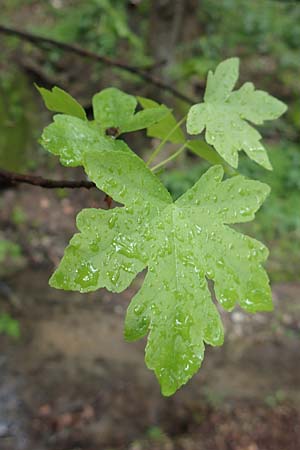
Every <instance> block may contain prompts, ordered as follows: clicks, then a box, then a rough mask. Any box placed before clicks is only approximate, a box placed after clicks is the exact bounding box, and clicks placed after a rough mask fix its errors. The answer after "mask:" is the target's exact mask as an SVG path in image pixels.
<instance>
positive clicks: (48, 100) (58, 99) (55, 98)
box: [35, 85, 86, 120]
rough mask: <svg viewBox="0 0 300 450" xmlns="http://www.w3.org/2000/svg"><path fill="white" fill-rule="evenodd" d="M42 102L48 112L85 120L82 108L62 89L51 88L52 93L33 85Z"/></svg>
mask: <svg viewBox="0 0 300 450" xmlns="http://www.w3.org/2000/svg"><path fill="white" fill-rule="evenodd" d="M35 87H36V88H37V90H38V91H39V93H40V94H41V96H42V97H43V100H44V102H45V105H46V108H48V109H49V110H50V111H55V112H60V113H64V114H68V115H70V116H74V117H78V118H79V119H82V120H86V114H85V111H84V109H83V107H82V106H81V105H80V104H79V103H78V102H77V100H75V98H73V97H72V96H71V95H70V94H68V93H67V92H66V91H64V90H63V89H60V88H59V87H57V86H54V87H53V88H52V91H50V90H48V89H45V88H42V87H39V86H37V85H35Z"/></svg>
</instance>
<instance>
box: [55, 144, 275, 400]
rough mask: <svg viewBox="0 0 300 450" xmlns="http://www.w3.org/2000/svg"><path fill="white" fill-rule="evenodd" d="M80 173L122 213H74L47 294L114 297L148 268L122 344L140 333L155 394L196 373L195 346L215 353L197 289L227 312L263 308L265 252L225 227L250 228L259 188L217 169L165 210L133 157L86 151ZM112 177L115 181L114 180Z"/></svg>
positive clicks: (198, 352) (216, 322) (162, 192)
mask: <svg viewBox="0 0 300 450" xmlns="http://www.w3.org/2000/svg"><path fill="white" fill-rule="evenodd" d="M84 165H85V170H86V172H87V174H88V176H89V178H90V179H91V180H93V181H94V182H95V183H96V184H97V186H98V188H99V189H101V190H103V191H105V192H106V193H107V194H108V195H110V196H111V197H112V198H114V199H115V200H116V201H117V202H120V203H122V204H124V205H125V206H124V207H117V208H114V209H113V210H109V211H101V210H95V209H92V210H84V211H83V212H82V213H80V215H79V217H78V222H77V224H78V228H79V230H80V231H81V233H80V234H76V235H75V236H74V237H73V238H72V240H71V242H70V245H69V247H68V248H67V249H66V251H65V255H64V257H63V259H62V261H61V263H60V265H59V267H58V269H57V270H56V272H55V273H54V275H53V276H52V278H51V280H50V283H51V285H52V286H54V287H56V288H63V289H71V290H80V291H81V292H86V291H91V290H95V289H97V288H99V287H107V288H108V289H110V290H112V291H117V292H120V291H121V290H123V289H125V288H126V287H127V286H128V285H129V284H130V283H131V282H132V280H133V279H134V278H135V276H136V275H137V274H138V273H139V272H140V271H142V270H143V269H145V268H146V267H147V268H148V271H147V275H146V277H145V280H144V284H143V286H142V288H141V289H140V291H139V292H138V293H137V294H136V296H135V297H134V298H133V300H132V302H131V304H130V306H129V308H128V312H127V317H126V326H125V336H126V338H127V339H128V340H135V339H139V338H141V337H142V336H144V335H145V334H147V333H149V336H148V343H147V347H146V363H147V366H148V367H149V368H150V369H152V370H154V371H155V374H156V376H157V378H158V379H159V382H160V384H161V389H162V392H163V394H164V395H171V394H173V393H174V392H175V391H176V389H178V388H179V387H180V386H181V385H183V384H184V383H186V382H187V381H188V380H189V379H190V378H191V377H192V375H193V374H194V373H195V372H196V371H197V370H198V368H199V367H200V365H201V362H202V360H203V357H204V343H208V344H211V345H221V344H222V342H223V327H222V324H221V320H220V317H219V314H218V312H217V309H216V306H215V305H214V303H213V301H212V299H211V294H210V291H209V289H208V286H207V281H206V278H210V279H212V280H213V281H214V286H215V293H216V297H217V299H218V300H219V302H220V304H221V305H222V306H223V307H224V308H225V309H227V310H231V309H232V308H233V307H234V306H235V304H236V303H239V304H240V306H241V307H242V308H244V309H245V310H246V311H250V312H255V311H263V310H270V309H271V308H272V301H271V293H270V288H269V284H268V278H267V275H266V273H265V271H264V269H263V268H262V265H261V264H262V262H263V261H264V260H265V259H266V257H267V253H268V252H267V249H266V248H265V247H264V246H263V245H262V244H261V243H259V242H257V241H255V240H254V239H252V238H249V237H247V236H244V235H241V234H240V233H238V232H236V231H235V230H233V229H232V228H230V227H228V225H229V224H233V223H238V222H246V221H249V220H252V219H253V217H254V214H255V212H256V211H257V209H258V208H259V207H260V205H261V203H262V202H263V200H264V199H265V197H266V195H267V194H268V192H269V188H268V186H267V185H265V184H262V183H260V182H258V181H249V180H247V179H245V178H244V177H242V176H236V177H233V178H231V179H229V180H226V181H224V182H222V176H223V170H222V167H221V166H214V167H212V168H211V169H209V170H208V171H207V172H206V173H205V174H204V175H203V176H202V177H201V179H200V180H199V181H198V182H197V183H196V184H195V185H194V187H193V188H192V189H190V190H189V191H187V192H186V193H185V194H184V195H183V196H182V197H180V198H179V199H178V200H177V201H176V202H175V203H174V202H173V201H172V199H171V197H170V194H169V193H168V191H167V190H166V189H165V188H164V186H163V185H162V184H161V182H160V181H159V179H158V178H157V177H156V176H155V175H154V174H153V173H152V172H151V171H150V170H149V169H148V168H147V167H146V165H145V163H144V162H143V161H142V160H141V159H140V158H138V157H137V156H136V155H134V154H131V153H126V152H114V151H106V152H97V151H91V152H88V153H85V155H84ZM113 174H117V176H114V175H113Z"/></svg>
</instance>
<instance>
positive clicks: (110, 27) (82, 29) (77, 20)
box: [43, 0, 143, 56]
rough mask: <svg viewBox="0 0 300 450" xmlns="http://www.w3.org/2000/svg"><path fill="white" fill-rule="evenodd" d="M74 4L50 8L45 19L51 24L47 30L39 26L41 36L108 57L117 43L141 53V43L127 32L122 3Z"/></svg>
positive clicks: (95, 1) (100, 0)
mask: <svg viewBox="0 0 300 450" xmlns="http://www.w3.org/2000/svg"><path fill="white" fill-rule="evenodd" d="M75 3H76V4H74V2H71V3H70V4H69V5H68V4H66V5H62V7H61V8H59V9H55V8H50V9H49V12H48V16H49V15H50V17H52V18H53V19H54V21H53V23H51V22H50V23H51V27H50V26H48V27H47V25H46V24H43V31H44V33H45V31H46V33H48V34H49V35H51V37H54V38H56V39H59V40H63V41H66V42H71V43H74V42H78V43H80V44H81V45H83V46H86V47H88V48H90V49H91V50H94V51H98V52H100V53H102V54H106V55H110V56H111V55H112V54H116V53H117V50H118V46H120V45H121V44H123V48H124V47H125V45H128V46H129V47H130V48H132V49H133V50H134V51H135V52H138V53H140V54H142V50H143V42H142V40H141V39H139V37H138V36H137V34H135V33H134V32H133V31H132V30H131V29H130V26H129V23H128V15H127V11H126V3H125V2H124V1H123V0H89V1H88V2H79V1H78V0H76V1H75ZM124 44H125V45H124Z"/></svg>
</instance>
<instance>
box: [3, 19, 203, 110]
mask: <svg viewBox="0 0 300 450" xmlns="http://www.w3.org/2000/svg"><path fill="white" fill-rule="evenodd" d="M0 33H2V34H6V35H9V36H17V37H19V38H21V39H23V40H26V41H28V42H31V43H32V44H33V45H36V46H38V47H41V46H42V45H45V44H46V45H50V46H52V47H56V48H60V49H61V50H64V51H67V52H72V53H75V54H77V55H80V56H83V57H86V58H90V59H93V60H94V61H98V62H101V63H103V64H106V65H108V66H113V67H117V68H118V69H120V70H124V71H126V72H130V73H132V74H134V75H137V76H138V77H140V78H141V79H143V80H144V81H146V82H147V83H150V84H152V85H154V86H156V87H158V88H159V89H162V90H164V91H166V92H169V93H171V94H172V95H174V96H175V97H177V98H179V99H181V100H183V101H185V102H187V103H189V104H193V103H194V101H193V100H192V99H191V98H189V97H188V96H187V95H185V94H183V93H182V92H180V91H178V90H177V89H175V88H173V87H172V86H170V85H168V84H166V83H164V82H163V81H161V80H160V79H159V78H157V77H155V76H153V75H150V74H149V72H148V73H147V72H145V71H144V70H142V69H139V68H137V67H134V66H131V65H129V64H126V63H123V62H121V61H118V60H115V59H112V58H109V57H107V56H104V55H99V54H98V53H95V52H92V51H90V50H86V49H84V48H82V47H80V46H78V45H75V44H67V43H66V42H61V41H58V40H56V39H51V38H46V37H43V36H40V35H37V34H33V33H29V32H28V31H23V30H18V29H16V28H12V27H7V26H5V25H0Z"/></svg>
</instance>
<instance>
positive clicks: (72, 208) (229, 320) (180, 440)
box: [0, 188, 300, 450]
mask: <svg viewBox="0 0 300 450" xmlns="http://www.w3.org/2000/svg"><path fill="white" fill-rule="evenodd" d="M32 192H33V191H32V188H24V189H22V190H19V191H7V192H5V193H4V194H3V196H2V206H3V208H2V212H1V216H0V220H1V222H2V225H3V224H6V225H7V227H6V228H7V230H6V235H7V237H9V238H14V237H16V240H17V241H19V242H20V243H21V244H22V248H23V249H24V252H25V253H26V262H25V264H24V265H23V266H21V267H19V268H18V271H15V272H12V273H10V275H9V276H8V277H6V278H4V282H5V284H6V285H7V286H9V289H10V291H11V292H13V294H14V295H13V298H14V301H13V302H9V301H8V298H7V297H5V295H4V294H3V293H2V294H1V292H0V295H2V297H3V298H2V299H1V302H2V303H1V304H2V305H5V309H6V310H7V311H9V312H10V313H11V314H12V315H13V316H14V318H16V319H18V320H19V323H20V326H21V338H20V339H19V340H13V339H12V338H8V337H4V336H0V347H1V353H0V355H1V356H0V371H1V372H0V373H1V378H0V449H1V450H79V449H82V450H102V449H104V450H121V449H122V450H123V449H128V450H148V449H149V450H160V449H161V450H177V449H178V450H299V448H300V358H299V345H300V339H299V337H300V303H299V299H300V284H299V283H289V284H280V285H274V286H273V293H274V302H275V310H274V312H273V313H268V314H256V315H247V314H244V313H243V312H242V311H241V310H239V309H236V310H235V311H234V312H233V313H231V314H226V313H222V315H223V321H224V324H225V329H226V338H225V344H224V346H223V347H221V348H211V347H207V350H206V358H205V361H204V363H203V366H202V368H201V370H200V371H199V373H198V374H197V375H196V376H195V377H194V378H193V379H192V380H191V381H190V382H189V383H188V384H187V385H186V386H185V387H183V388H182V389H181V390H180V391H179V392H178V393H176V394H175V395H174V396H173V397H171V398H164V397H162V395H161V394H160V391H159V386H158V383H157V381H156V379H155V377H154V375H153V373H152V372H151V371H149V370H148V369H147V368H146V367H145V364H144V346H145V341H140V342H137V343H130V344H129V343H126V342H125V341H124V338H123V321H124V314H125V312H126V308H127V305H128V303H129V301H130V299H131V297H132V296H133V294H134V292H135V291H136V290H137V289H138V286H139V284H140V283H141V279H140V278H138V279H137V280H136V282H135V284H134V285H133V286H131V287H130V288H129V289H128V290H126V291H125V292H124V293H122V294H119V295H114V294H111V293H108V292H107V291H105V290H100V291H98V292H96V293H93V294H86V295H81V294H78V293H70V292H62V291H56V290H54V289H51V288H50V287H49V286H48V278H49V276H50V274H51V272H52V270H53V265H54V264H56V263H57V261H58V260H59V258H60V256H61V254H62V251H63V248H64V246H65V244H66V242H67V241H68V239H69V237H70V236H71V235H72V234H73V232H74V229H75V227H74V217H75V214H76V211H77V210H78V209H81V208H82V206H83V205H84V206H100V205H101V202H103V199H102V198H100V197H99V194H96V193H91V192H90V193H88V192H83V191H81V192H80V193H79V192H72V193H70V195H69V196H68V197H66V198H60V197H59V196H57V195H54V194H53V192H52V193H50V192H48V191H43V190H36V191H35V192H34V194H35V197H34V202H33V201H32V195H33V194H32ZM15 204H18V205H19V207H21V208H23V209H24V211H26V219H25V220H24V223H22V224H19V225H18V226H16V225H13V224H12V223H11V221H10V212H11V210H12V207H13V206H12V205H15ZM62 214H63V217H64V220H63V221H62V220H60V217H61V215H62ZM3 292H5V293H6V294H7V289H6V290H5V291H3ZM3 300H4V301H3Z"/></svg>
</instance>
